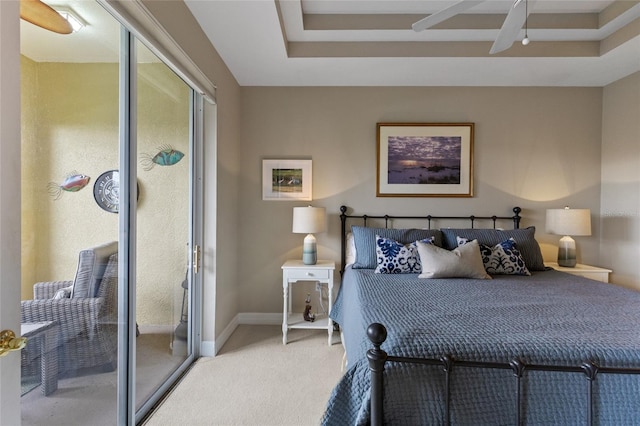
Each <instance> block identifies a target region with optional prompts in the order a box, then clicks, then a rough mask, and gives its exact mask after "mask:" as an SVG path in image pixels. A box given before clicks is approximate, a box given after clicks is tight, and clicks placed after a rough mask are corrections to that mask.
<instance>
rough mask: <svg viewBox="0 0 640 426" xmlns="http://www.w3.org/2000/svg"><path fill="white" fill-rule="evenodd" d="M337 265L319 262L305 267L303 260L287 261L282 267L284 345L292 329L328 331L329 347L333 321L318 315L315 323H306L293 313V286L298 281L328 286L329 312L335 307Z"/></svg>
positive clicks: (327, 261) (326, 316)
mask: <svg viewBox="0 0 640 426" xmlns="http://www.w3.org/2000/svg"><path fill="white" fill-rule="evenodd" d="M335 269H336V263H335V262H333V261H329V260H318V262H317V263H316V264H315V265H305V264H304V263H302V260H287V261H286V262H285V263H284V265H282V290H283V297H284V307H283V310H282V343H283V344H285V345H286V344H287V331H288V330H289V329H290V328H310V329H319V330H327V332H328V333H329V345H331V339H332V337H333V321H331V318H329V316H328V315H324V314H322V315H316V319H315V321H313V322H311V321H305V320H304V318H303V317H302V314H301V313H295V314H294V313H292V312H291V285H292V284H294V283H296V282H298V281H315V282H319V283H325V284H327V288H328V290H329V296H328V297H329V303H328V305H329V310H328V311H327V312H331V308H332V307H333V271H334V270H335Z"/></svg>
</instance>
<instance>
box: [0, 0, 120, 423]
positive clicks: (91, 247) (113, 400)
mask: <svg viewBox="0 0 640 426" xmlns="http://www.w3.org/2000/svg"><path fill="white" fill-rule="evenodd" d="M74 10H75V13H77V14H78V15H79V16H82V17H83V18H84V19H85V20H90V21H92V22H99V23H100V25H93V26H92V27H86V28H83V29H81V30H80V31H78V32H77V33H73V34H69V35H60V34H54V33H52V32H50V31H47V30H44V29H42V28H39V27H36V26H35V25H33V24H30V23H27V22H25V21H22V22H21V24H20V25H21V37H20V38H21V58H20V61H21V98H22V105H21V107H22V111H21V126H22V140H21V144H22V152H21V169H22V179H21V181H22V229H21V238H22V265H21V267H22V284H21V290H22V300H23V301H22V307H21V323H22V324H21V328H22V334H23V335H26V336H27V338H28V339H29V340H28V343H27V347H26V348H25V350H24V351H23V352H22V354H21V358H22V359H21V364H22V365H21V376H22V377H21V379H22V386H21V394H22V397H21V399H20V401H21V412H22V424H23V425H44V424H52V425H53V424H60V425H62V424H68V425H71V424H91V425H103V424H104V425H113V424H115V422H116V405H117V388H116V378H117V368H118V362H117V349H118V340H117V339H118V326H117V318H118V317H117V307H118V303H117V302H118V301H117V288H118V280H119V277H118V262H119V259H118V216H119V215H118V213H117V212H115V211H114V209H113V208H112V207H113V206H114V205H113V203H111V204H108V203H105V202H106V201H107V200H108V199H109V198H110V197H111V196H112V195H114V193H113V192H112V189H113V188H112V187H111V186H110V185H109V184H108V182H109V178H110V177H112V176H113V171H114V170H118V169H119V167H120V165H119V122H118V110H119V101H120V100H119V95H118V81H119V71H118V62H119V49H118V45H119V39H120V24H119V23H118V22H117V21H116V20H115V19H114V18H113V17H112V16H111V15H110V14H109V13H107V12H106V11H105V10H104V9H103V8H102V7H101V6H100V5H98V4H97V3H95V2H76V3H75V6H74ZM87 38H88V39H90V40H100V44H99V45H96V44H95V43H94V44H93V45H91V43H89V44H90V45H91V48H90V49H85V48H83V47H82V46H81V45H80V44H78V43H79V42H81V41H82V40H87ZM101 177H102V178H101ZM36 283H37V284H36ZM0 423H2V421H1V420H0Z"/></svg>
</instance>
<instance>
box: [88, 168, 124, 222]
mask: <svg viewBox="0 0 640 426" xmlns="http://www.w3.org/2000/svg"><path fill="white" fill-rule="evenodd" d="M93 197H94V198H95V199H96V203H98V205H99V206H100V207H101V208H102V209H103V210H106V211H108V212H110V213H118V207H119V205H120V173H119V172H118V171H117V170H109V171H106V172H104V173H103V174H101V175H100V176H98V178H97V179H96V182H95V184H94V185H93Z"/></svg>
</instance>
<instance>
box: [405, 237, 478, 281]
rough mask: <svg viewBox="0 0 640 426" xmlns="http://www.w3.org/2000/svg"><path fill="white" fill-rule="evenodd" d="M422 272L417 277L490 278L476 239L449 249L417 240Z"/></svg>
mask: <svg viewBox="0 0 640 426" xmlns="http://www.w3.org/2000/svg"><path fill="white" fill-rule="evenodd" d="M416 243H417V245H418V254H419V255H420V263H421V264H422V273H421V274H420V275H419V276H418V278H477V279H483V280H490V279H491V276H490V275H489V274H487V272H486V271H485V270H484V264H483V263H482V256H481V255H480V246H479V245H478V241H477V240H473V241H470V242H468V243H467V244H465V245H462V246H460V247H458V248H456V249H453V250H451V251H449V250H446V249H443V248H441V247H438V246H436V245H433V244H425V243H423V242H420V241H417V242H416Z"/></svg>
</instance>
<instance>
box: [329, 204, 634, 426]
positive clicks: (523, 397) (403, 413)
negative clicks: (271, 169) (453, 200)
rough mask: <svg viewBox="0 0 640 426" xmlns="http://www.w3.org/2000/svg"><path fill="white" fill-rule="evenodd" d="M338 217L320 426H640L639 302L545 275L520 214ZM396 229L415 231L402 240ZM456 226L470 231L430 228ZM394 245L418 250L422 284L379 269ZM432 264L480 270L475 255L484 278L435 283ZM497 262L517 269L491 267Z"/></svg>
mask: <svg viewBox="0 0 640 426" xmlns="http://www.w3.org/2000/svg"><path fill="white" fill-rule="evenodd" d="M347 211H348V209H347V208H346V207H345V206H342V207H341V221H342V265H344V266H343V267H342V271H341V272H342V285H341V286H340V290H339V292H338V296H337V299H336V302H335V304H334V306H333V309H332V311H331V313H330V315H331V317H332V319H333V320H334V321H335V322H336V323H338V324H339V325H340V329H341V334H342V338H343V340H342V341H343V345H344V347H345V351H346V358H347V369H346V372H345V374H344V376H343V378H342V379H341V380H340V382H339V383H338V384H337V386H336V387H335V389H334V390H333V392H332V394H331V397H330V399H329V401H328V404H327V409H326V412H325V414H324V416H323V419H322V424H324V425H346V424H358V425H361V424H370V423H371V424H390V425H404V424H406V425H422V424H436V425H439V424H455V425H520V424H523V425H558V424H562V425H573V424H576V425H577V424H580V425H583V424H597V425H633V424H640V402H639V401H638V400H639V398H640V293H638V292H635V291H632V290H628V289H623V288H621V287H617V286H615V285H612V284H607V283H601V282H597V281H592V280H589V279H586V278H582V277H577V276H574V275H570V274H566V273H562V272H559V271H555V270H551V269H549V268H546V267H545V266H544V263H543V261H542V255H541V253H540V248H539V246H538V244H537V241H536V240H535V228H532V227H528V228H524V229H522V228H520V220H521V219H520V216H519V214H520V211H521V210H520V209H519V208H514V209H513V212H514V215H513V216H504V217H500V216H490V217H475V216H466V217H434V216H428V215H426V216H388V215H384V216H374V215H371V216H368V215H357V216H355V215H348V214H347ZM353 220H356V221H357V223H358V224H357V225H353V226H349V221H353ZM375 220H378V221H381V222H382V226H379V224H380V222H377V224H376V225H373V223H374V221H375ZM403 220H411V221H416V220H419V221H421V222H420V223H421V225H420V224H419V225H417V226H416V227H413V228H402V226H401V225H400V226H398V225H399V224H400V223H401V221H403ZM452 220H453V221H456V220H464V221H466V224H465V226H466V227H461V228H448V227H447V228H442V229H437V228H436V227H433V225H434V222H435V223H438V222H442V221H447V223H448V222H449V221H452ZM483 221H484V222H488V224H489V226H488V228H490V229H481V228H479V227H478V223H479V222H483ZM501 223H508V224H509V225H512V226H511V227H512V229H508V230H500V229H498V228H499V227H500V226H501V225H500V224H501ZM412 226H413V225H412ZM484 226H486V225H484ZM394 239H395V242H396V243H398V244H399V245H401V246H403V247H404V248H405V249H409V248H412V247H413V246H416V247H413V249H412V250H409V252H413V255H414V257H415V248H418V249H419V250H418V255H419V256H418V257H419V258H420V260H421V268H420V270H419V271H416V270H415V265H412V262H407V261H406V259H405V261H404V262H398V261H397V259H396V260H394V261H393V262H387V261H388V260H389V259H387V257H389V256H387V255H389V253H390V252H393V250H387V251H385V250H384V248H385V247H388V245H389V244H393V242H394ZM474 240H475V242H474ZM389 241H391V242H389ZM417 242H419V244H418V243H417ZM472 242H474V244H476V243H477V244H478V246H475V245H472ZM505 242H507V243H506V244H505ZM432 246H435V247H432ZM505 247H506V248H505ZM426 248H428V250H431V251H429V252H427V251H426ZM490 249H493V250H494V252H491V251H490ZM372 250H373V251H372ZM376 250H377V251H376ZM442 250H445V251H448V252H451V253H456V255H457V256H458V257H459V258H461V259H462V258H463V257H464V256H466V255H462V254H459V252H462V250H466V251H465V253H472V252H473V255H472V256H471V257H473V259H474V261H475V262H476V263H477V255H476V254H475V253H476V250H477V251H478V252H480V258H481V266H482V267H483V269H484V271H478V270H477V269H478V266H477V264H475V265H476V266H475V270H473V271H472V273H467V272H463V273H462V275H465V274H467V275H469V276H474V274H479V275H478V276H477V277H474V278H466V277H464V278H461V277H455V275H457V273H453V274H450V275H454V277H443V275H444V276H446V275H447V273H444V274H442V273H440V272H439V268H440V265H439V264H438V263H437V262H438V261H440V259H441V258H440V257H438V256H439V255H444V256H449V254H448V253H443V252H442ZM501 250H502V251H501ZM354 251H355V253H353V252H354ZM397 251H398V250H396V252H397ZM431 253H437V254H438V256H433V257H432V256H431ZM496 253H497V254H496ZM500 253H501V256H502V260H503V261H504V257H505V253H506V254H507V257H508V258H509V259H513V258H515V259H516V261H514V262H512V263H510V262H509V261H506V262H498V263H499V265H497V266H498V268H496V267H495V266H496V265H495V264H494V265H493V266H492V265H491V262H495V261H496V257H498V258H499V257H500ZM404 255H405V257H410V256H411V253H409V255H407V253H404ZM423 255H424V256H423ZM516 255H517V256H516ZM380 256H381V258H382V259H383V261H379V259H380ZM492 256H493V257H492ZM391 257H392V256H391ZM400 257H402V256H400ZM464 258H465V259H467V258H466V257H464ZM372 259H373V260H372ZM434 259H435V260H434ZM442 259H445V260H444V261H443V262H442V263H447V262H448V260H447V259H448V258H442ZM465 261H466V260H465ZM487 261H488V262H487ZM433 262H436V263H435V264H434V263H433ZM414 263H415V262H414ZM502 263H504V264H506V266H505V265H504V264H502ZM523 264H524V265H523ZM501 266H505V268H503V269H502V270H501V269H500V267H501ZM398 267H404V268H405V269H404V270H402V272H404V273H393V272H397V271H396V270H394V269H397V268H398ZM385 268H386V269H387V272H388V273H384V270H385ZM412 268H413V269H412ZM447 268H448V267H445V268H443V269H447ZM523 268H524V269H526V271H524V270H523ZM454 269H455V268H454ZM463 269H464V268H463ZM472 269H473V268H472ZM376 270H377V272H376ZM432 270H435V272H436V273H435V274H433V273H432V272H433V271H432ZM487 271H491V272H493V273H491V274H487V275H488V276H489V278H490V279H486V277H484V278H480V277H481V276H482V272H487ZM525 272H527V273H525ZM421 276H422V277H421Z"/></svg>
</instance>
